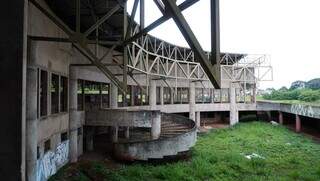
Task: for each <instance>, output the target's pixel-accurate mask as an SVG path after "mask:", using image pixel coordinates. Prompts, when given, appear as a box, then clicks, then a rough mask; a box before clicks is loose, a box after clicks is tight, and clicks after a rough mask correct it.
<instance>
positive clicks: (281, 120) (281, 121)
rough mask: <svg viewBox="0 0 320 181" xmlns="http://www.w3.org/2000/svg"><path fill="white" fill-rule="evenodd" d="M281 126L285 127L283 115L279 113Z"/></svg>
mask: <svg viewBox="0 0 320 181" xmlns="http://www.w3.org/2000/svg"><path fill="white" fill-rule="evenodd" d="M279 124H281V125H283V113H282V112H281V111H279Z"/></svg>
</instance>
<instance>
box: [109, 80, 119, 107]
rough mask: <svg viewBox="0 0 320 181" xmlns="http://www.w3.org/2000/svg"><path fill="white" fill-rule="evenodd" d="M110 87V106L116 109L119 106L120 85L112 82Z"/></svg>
mask: <svg viewBox="0 0 320 181" xmlns="http://www.w3.org/2000/svg"><path fill="white" fill-rule="evenodd" d="M110 88H111V91H110V108H113V109H115V108H117V107H118V87H117V86H116V85H114V84H113V83H112V84H111V86H110Z"/></svg>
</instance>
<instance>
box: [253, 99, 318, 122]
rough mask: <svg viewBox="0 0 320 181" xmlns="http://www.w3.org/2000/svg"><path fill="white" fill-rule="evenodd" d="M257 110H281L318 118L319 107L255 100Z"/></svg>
mask: <svg viewBox="0 0 320 181" xmlns="http://www.w3.org/2000/svg"><path fill="white" fill-rule="evenodd" d="M257 110H258V111H281V112H286V113H291V114H297V115H300V116H305V117H311V118H317V119H320V107H318V106H310V105H302V104H284V103H274V102H266V101H258V102H257Z"/></svg>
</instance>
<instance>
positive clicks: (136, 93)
mask: <svg viewBox="0 0 320 181" xmlns="http://www.w3.org/2000/svg"><path fill="white" fill-rule="evenodd" d="M132 89H133V100H134V105H135V106H140V105H141V89H140V88H139V87H138V86H132Z"/></svg>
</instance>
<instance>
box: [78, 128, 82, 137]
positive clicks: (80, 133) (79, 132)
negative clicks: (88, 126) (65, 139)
mask: <svg viewBox="0 0 320 181" xmlns="http://www.w3.org/2000/svg"><path fill="white" fill-rule="evenodd" d="M80 135H82V128H78V136H80Z"/></svg>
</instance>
